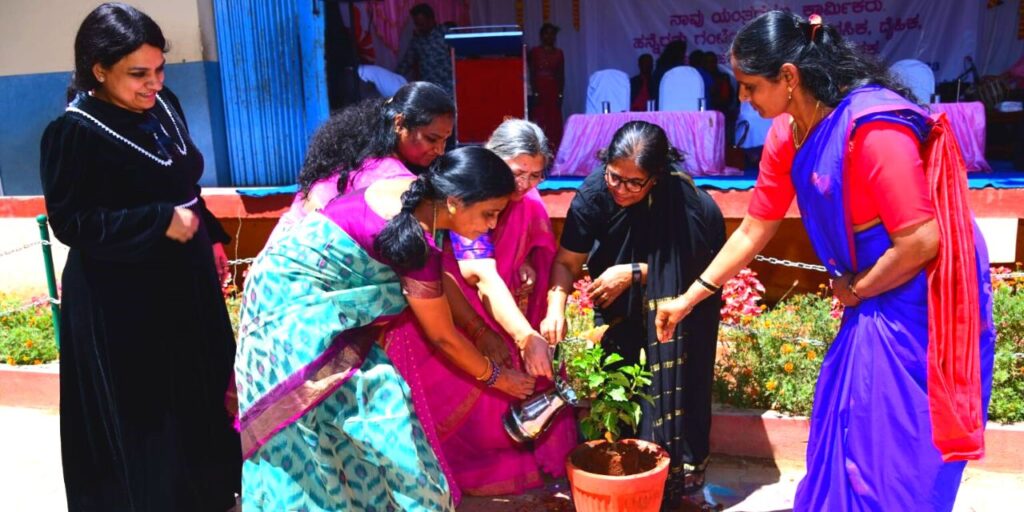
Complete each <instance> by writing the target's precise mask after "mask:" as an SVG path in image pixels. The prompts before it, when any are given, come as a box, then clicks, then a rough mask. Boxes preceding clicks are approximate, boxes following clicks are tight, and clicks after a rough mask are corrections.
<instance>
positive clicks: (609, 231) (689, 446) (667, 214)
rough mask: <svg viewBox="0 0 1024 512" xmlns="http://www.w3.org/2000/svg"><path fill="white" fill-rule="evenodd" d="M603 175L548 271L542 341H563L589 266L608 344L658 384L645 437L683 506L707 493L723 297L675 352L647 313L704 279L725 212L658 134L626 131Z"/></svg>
mask: <svg viewBox="0 0 1024 512" xmlns="http://www.w3.org/2000/svg"><path fill="white" fill-rule="evenodd" d="M600 158H601V161H602V163H603V165H602V166H601V167H600V168H599V169H598V170H596V171H595V172H593V173H591V175H590V176H588V177H587V178H586V179H585V180H584V181H583V184H582V185H581V186H580V188H579V190H577V192H576V197H575V198H574V199H573V201H572V204H571V205H570V207H569V212H568V214H566V219H565V228H564V230H563V231H562V238H561V242H560V245H561V246H560V247H559V249H558V253H557V255H556V256H555V262H554V264H553V265H552V267H551V286H550V287H549V291H548V314H547V317H546V318H545V319H544V321H543V322H541V333H542V334H543V335H544V336H545V337H547V338H548V341H549V342H551V343H556V342H558V341H560V340H561V339H562V337H563V336H564V335H565V302H566V298H567V296H568V294H569V293H571V291H572V283H573V281H574V280H575V279H577V278H579V277H580V276H581V274H582V273H583V265H584V263H586V265H587V270H588V272H589V273H590V275H591V276H592V277H594V278H595V279H594V281H593V284H591V286H590V289H589V292H590V295H591V298H592V299H593V301H594V305H595V307H596V310H597V313H598V315H597V316H598V317H599V321H600V322H603V323H604V324H606V325H608V326H609V328H608V330H607V332H606V333H605V335H604V338H603V340H602V345H603V346H604V347H605V349H606V350H607V351H610V352H617V353H619V354H620V355H622V356H623V357H624V358H625V359H626V361H627V363H632V362H638V361H639V356H640V351H641V349H643V350H645V351H646V356H647V364H648V369H649V370H650V371H651V372H652V373H653V374H654V377H653V379H652V381H653V382H652V384H651V386H650V389H649V390H648V392H649V393H650V394H651V396H654V397H655V400H654V403H653V404H649V403H646V402H644V403H642V404H641V406H642V407H643V416H642V418H641V425H640V431H639V432H638V433H637V434H638V435H639V437H640V438H642V439H646V440H650V441H654V442H656V443H658V444H660V445H662V446H663V447H664V448H665V449H666V450H668V452H669V453H670V454H671V455H672V466H671V467H672V472H671V476H670V477H669V481H668V483H667V484H666V495H665V499H666V500H667V503H669V504H675V503H678V502H679V501H680V500H681V498H682V497H683V495H685V494H689V493H692V492H694V491H696V490H698V489H700V488H701V486H702V485H703V471H704V468H705V466H706V464H707V457H708V435H709V432H710V427H711V384H712V370H713V366H714V361H715V341H716V339H717V337H718V318H719V314H718V310H719V307H720V306H719V304H720V300H721V295H720V294H716V296H715V298H714V299H713V300H710V301H708V302H706V303H701V305H700V306H699V307H701V308H703V309H701V311H699V312H698V314H695V315H691V316H690V317H689V318H687V321H688V322H689V323H683V324H681V325H680V326H679V328H678V329H677V330H676V333H675V335H674V336H673V337H672V340H670V341H669V342H667V343H664V344H659V343H658V340H657V339H656V337H655V329H654V314H653V313H652V310H653V309H655V308H653V307H650V305H649V304H650V303H652V302H655V301H657V300H659V299H661V298H664V297H674V296H675V295H676V294H678V293H679V292H680V291H684V290H685V289H686V287H687V286H689V284H690V283H692V282H693V281H694V279H695V278H697V277H698V276H697V274H696V272H697V271H698V270H697V269H700V268H703V267H704V265H705V262H709V261H711V260H712V259H713V258H714V256H715V254H717V253H718V250H719V249H720V248H721V247H722V245H723V243H724V242H725V221H724V220H723V218H722V212H721V211H720V210H719V209H718V206H717V205H716V204H715V202H714V201H713V200H712V199H711V197H710V196H709V195H708V194H707V193H706V192H704V191H702V190H700V189H698V188H697V187H696V186H694V184H693V181H692V180H691V179H690V178H689V177H688V176H687V175H685V174H683V173H682V172H680V171H679V168H678V167H677V166H676V163H677V162H679V161H680V160H681V156H680V154H679V152H678V151H677V150H676V149H675V148H673V147H672V146H671V145H669V143H668V138H667V137H666V135H665V131H664V130H662V129H661V127H659V126H657V125H654V124H651V123H647V122H644V121H633V122H630V123H627V124H625V125H623V126H622V127H621V128H619V130H618V131H617V132H615V135H614V137H613V138H612V142H611V144H609V146H608V148H607V149H605V150H604V151H602V152H601V154H600Z"/></svg>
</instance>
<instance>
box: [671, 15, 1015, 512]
mask: <svg viewBox="0 0 1024 512" xmlns="http://www.w3.org/2000/svg"><path fill="white" fill-rule="evenodd" d="M732 58H733V67H734V70H735V71H736V77H737V80H738V81H739V82H740V84H741V99H749V100H750V101H751V103H752V105H753V106H754V107H755V108H756V109H758V110H759V111H761V112H762V115H765V116H766V117H776V116H780V114H781V116H780V118H779V119H777V120H776V122H775V124H774V125H773V128H772V131H771V133H770V135H769V142H768V143H766V146H765V149H766V157H767V158H766V159H764V160H763V161H762V171H761V172H762V174H761V176H759V178H758V185H757V190H756V191H755V197H754V199H753V200H752V201H751V206H750V210H749V212H748V215H747V218H745V219H744V223H743V225H741V227H740V228H739V230H738V231H737V233H736V234H735V235H734V236H733V237H732V238H730V240H729V242H728V243H727V244H726V247H725V249H723V251H722V256H720V257H719V258H717V259H716V260H715V261H714V262H712V264H711V265H709V266H708V268H707V269H706V270H705V271H704V274H702V279H703V280H705V281H707V282H708V283H711V284H712V285H713V284H714V283H720V282H722V281H723V280H724V279H725V278H727V277H728V276H730V275H732V274H733V273H734V272H735V271H737V270H739V268H740V267H742V266H743V265H745V264H746V263H747V262H749V261H750V259H751V258H752V257H753V255H754V254H756V253H757V252H758V251H760V250H761V249H762V248H763V247H764V245H765V243H767V241H768V240H769V239H770V238H771V236H772V235H773V234H774V233H775V231H776V230H777V229H778V223H779V222H780V220H779V219H781V216H779V210H780V209H781V210H782V211H783V212H784V210H785V209H786V208H787V207H788V206H789V203H790V202H791V200H792V197H793V196H794V195H795V197H796V198H797V201H798V204H799V206H800V214H801V219H802V220H803V223H804V226H805V228H806V230H807V233H808V236H809V238H810V240H811V243H812V245H813V247H814V249H815V252H816V253H817V255H818V257H819V258H820V259H821V261H822V263H823V264H824V266H825V268H826V269H827V271H828V272H829V274H830V275H831V276H832V278H833V289H834V290H835V294H836V296H837V297H838V298H839V299H840V300H841V301H842V302H843V304H844V305H845V306H846V309H845V312H844V314H843V321H842V324H841V327H840V329H839V332H838V334H837V335H836V338H835V340H834V342H833V344H832V346H831V348H830V349H829V352H828V354H827V355H826V356H825V360H824V362H823V365H822V368H821V374H820V377H819V380H818V382H817V385H816V388H815V397H814V410H813V412H812V414H811V430H810V435H809V439H808V445H807V476H806V477H805V478H804V480H803V481H802V482H801V483H800V485H799V487H798V489H797V495H796V499H795V503H794V510H801V511H803V510H809V511H818V510H840V511H842V510H951V509H952V507H953V504H954V501H955V499H956V494H957V490H958V488H959V485H960V481H961V476H962V473H963V469H964V466H965V465H966V461H967V460H975V459H978V458H980V457H981V456H982V455H983V454H984V441H983V434H984V425H985V421H986V417H987V414H986V410H987V407H988V399H989V396H990V391H991V383H992V364H993V355H994V342H995V331H994V326H993V323H992V302H991V288H990V284H989V270H988V257H987V252H986V249H985V244H984V239H983V238H982V237H981V234H980V232H979V231H978V230H977V228H976V226H975V225H974V221H973V217H972V215H971V212H970V210H969V209H968V207H967V201H966V188H967V184H966V169H965V166H964V163H963V159H962V157H961V156H960V151H959V146H958V144H957V142H956V140H955V138H954V137H953V135H952V132H951V130H950V129H949V125H948V122H947V121H946V119H945V118H944V117H943V116H937V117H935V118H932V117H930V116H929V115H928V113H927V112H925V111H924V110H923V109H922V108H921V107H919V106H918V105H917V104H915V103H914V102H912V101H910V100H908V99H907V93H906V92H905V89H903V88H902V86H901V85H900V84H898V83H895V82H892V81H891V80H890V79H889V78H888V77H887V76H886V75H885V74H884V73H882V72H881V68H880V67H878V66H877V65H876V64H873V62H872V61H869V60H867V59H865V58H863V57H860V56H859V55H858V54H857V53H856V52H855V51H854V50H852V47H850V46H848V45H846V44H845V43H843V42H842V40H841V39H840V37H839V35H838V33H837V32H836V31H835V30H834V29H833V28H832V27H830V26H827V25H823V24H822V23H821V20H820V18H816V17H814V16H812V18H811V20H809V21H805V20H803V19H801V18H799V17H797V16H795V15H792V14H789V13H782V12H778V11H775V12H770V13H767V14H765V15H763V16H761V17H759V18H757V19H755V20H754V21H753V22H751V24H750V25H748V26H747V27H745V28H744V29H742V30H741V31H740V33H739V34H738V35H737V37H736V40H735V41H734V42H733V46H732ZM896 91H902V92H896ZM908 212H909V213H908ZM701 288H703V286H702V285H700V284H698V285H695V286H694V287H691V289H690V290H688V291H687V293H686V294H684V295H683V296H681V297H680V298H678V299H677V300H675V301H673V302H672V303H669V304H666V305H665V306H664V307H659V322H661V323H663V325H665V326H669V325H672V323H673V322H674V321H675V320H676V319H677V318H680V317H682V316H684V315H685V314H686V313H687V312H688V310H689V309H690V308H692V304H694V303H696V302H698V301H699V300H701V298H702V296H703V295H704V294H705V292H704V291H702V290H701Z"/></svg>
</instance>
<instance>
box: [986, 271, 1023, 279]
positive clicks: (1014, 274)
mask: <svg viewBox="0 0 1024 512" xmlns="http://www.w3.org/2000/svg"><path fill="white" fill-rule="evenodd" d="M992 278H993V279H1021V278H1024V272H1008V273H1006V274H992Z"/></svg>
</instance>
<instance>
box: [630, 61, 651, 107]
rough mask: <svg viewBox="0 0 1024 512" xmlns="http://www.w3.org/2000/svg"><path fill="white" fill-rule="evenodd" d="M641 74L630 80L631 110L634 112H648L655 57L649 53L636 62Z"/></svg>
mask: <svg viewBox="0 0 1024 512" xmlns="http://www.w3.org/2000/svg"><path fill="white" fill-rule="evenodd" d="M636 63H637V66H638V67H639V68H640V73H638V74H637V75H635V76H633V77H632V78H630V79H629V109H630V110H632V111H634V112H643V111H645V110H647V100H649V99H653V98H654V96H652V95H651V81H652V78H653V74H654V57H652V56H651V54H649V53H645V54H643V55H641V56H640V58H639V59H637V61H636Z"/></svg>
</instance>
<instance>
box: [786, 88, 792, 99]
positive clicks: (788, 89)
mask: <svg viewBox="0 0 1024 512" xmlns="http://www.w3.org/2000/svg"><path fill="white" fill-rule="evenodd" d="M786 90H787V91H789V98H787V99H788V100H789V101H793V88H792V87H786Z"/></svg>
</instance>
